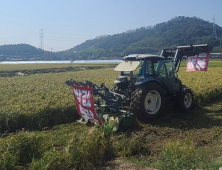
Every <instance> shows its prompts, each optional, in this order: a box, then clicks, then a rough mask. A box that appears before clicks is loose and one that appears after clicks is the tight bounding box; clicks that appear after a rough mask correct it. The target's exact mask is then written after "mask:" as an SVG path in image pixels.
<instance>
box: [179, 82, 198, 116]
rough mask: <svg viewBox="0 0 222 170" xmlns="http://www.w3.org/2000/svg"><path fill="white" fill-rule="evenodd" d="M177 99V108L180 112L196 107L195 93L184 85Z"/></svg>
mask: <svg viewBox="0 0 222 170" xmlns="http://www.w3.org/2000/svg"><path fill="white" fill-rule="evenodd" d="M176 99H177V100H176V107H177V109H178V110H179V111H180V112H185V111H189V110H191V109H192V108H193V106H194V98H193V92H192V90H191V89H189V88H187V87H186V86H184V85H183V86H182V90H181V92H179V94H178V96H177V98H176Z"/></svg>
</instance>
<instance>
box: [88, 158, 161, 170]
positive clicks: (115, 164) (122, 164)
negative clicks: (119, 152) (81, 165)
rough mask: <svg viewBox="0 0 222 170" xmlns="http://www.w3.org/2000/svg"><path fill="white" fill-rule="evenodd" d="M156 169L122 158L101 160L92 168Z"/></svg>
mask: <svg viewBox="0 0 222 170" xmlns="http://www.w3.org/2000/svg"><path fill="white" fill-rule="evenodd" d="M112 169H115V170H157V169H154V168H149V167H146V166H143V165H139V164H135V163H132V162H127V161H126V160H124V159H114V160H111V161H107V162H103V163H101V164H99V165H97V166H96V167H94V168H93V169H92V170H112Z"/></svg>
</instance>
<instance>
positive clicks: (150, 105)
mask: <svg viewBox="0 0 222 170" xmlns="http://www.w3.org/2000/svg"><path fill="white" fill-rule="evenodd" d="M212 49H213V47H212V46H210V45H207V44H203V45H188V46H178V47H177V48H176V49H163V50H162V52H161V54H160V55H151V54H131V55H128V56H125V57H124V58H123V62H121V63H120V64H119V65H118V66H116V68H115V69H114V70H115V71H119V72H120V76H118V77H117V78H116V80H115V81H114V84H115V85H114V86H113V88H112V91H113V92H114V93H118V94H121V95H125V96H126V97H127V98H128V99H129V100H128V101H129V102H128V103H126V105H127V104H128V105H130V108H131V109H132V110H133V112H134V113H136V114H138V115H140V116H139V117H141V118H142V119H143V120H151V119H156V118H157V117H159V116H160V115H161V114H162V113H163V111H164V109H165V106H166V104H174V105H175V106H176V107H177V108H178V109H179V110H180V111H182V112H184V111H188V110H190V109H191V108H192V107H193V106H194V99H193V92H192V90H191V89H190V88H188V87H186V86H185V85H183V83H182V81H181V80H180V79H179V78H178V75H177V72H178V71H179V67H180V63H181V61H182V59H183V57H189V56H195V55H198V54H200V53H210V52H211V51H212Z"/></svg>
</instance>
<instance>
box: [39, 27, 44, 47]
mask: <svg viewBox="0 0 222 170" xmlns="http://www.w3.org/2000/svg"><path fill="white" fill-rule="evenodd" d="M43 38H44V30H43V29H41V30H40V31H39V39H40V43H39V48H40V49H42V50H44V46H43Z"/></svg>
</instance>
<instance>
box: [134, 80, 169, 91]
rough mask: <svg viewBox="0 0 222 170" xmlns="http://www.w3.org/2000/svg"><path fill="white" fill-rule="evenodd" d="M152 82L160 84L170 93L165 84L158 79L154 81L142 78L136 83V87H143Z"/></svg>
mask: <svg viewBox="0 0 222 170" xmlns="http://www.w3.org/2000/svg"><path fill="white" fill-rule="evenodd" d="M150 82H155V83H158V84H159V85H160V86H161V87H163V88H164V89H165V90H166V91H167V92H168V91H169V89H168V87H167V86H166V85H165V83H164V82H162V81H160V80H158V79H154V78H152V77H149V78H141V79H137V82H136V83H135V86H141V85H143V84H147V83H150Z"/></svg>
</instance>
